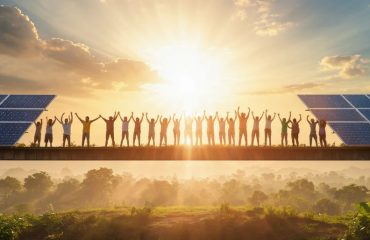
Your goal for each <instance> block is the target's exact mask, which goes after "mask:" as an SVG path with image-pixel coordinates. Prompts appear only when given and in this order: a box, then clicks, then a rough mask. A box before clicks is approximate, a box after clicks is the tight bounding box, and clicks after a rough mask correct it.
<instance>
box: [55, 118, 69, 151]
mask: <svg viewBox="0 0 370 240" xmlns="http://www.w3.org/2000/svg"><path fill="white" fill-rule="evenodd" d="M64 114H65V113H63V114H62V116H61V117H60V120H59V119H58V118H57V121H58V122H59V123H60V124H62V127H63V147H65V145H66V141H67V142H68V147H70V146H71V127H72V122H73V114H72V112H71V114H70V115H69V116H68V118H66V119H64V122H63V117H64Z"/></svg>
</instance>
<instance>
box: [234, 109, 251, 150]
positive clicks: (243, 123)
mask: <svg viewBox="0 0 370 240" xmlns="http://www.w3.org/2000/svg"><path fill="white" fill-rule="evenodd" d="M239 110H240V107H238V111H236V114H237V116H238V118H239V146H241V144H242V138H243V136H244V141H245V146H248V136H247V121H248V118H249V114H250V112H251V109H250V108H248V114H245V113H244V112H243V113H241V114H240V112H239Z"/></svg>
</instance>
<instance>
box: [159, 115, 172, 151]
mask: <svg viewBox="0 0 370 240" xmlns="http://www.w3.org/2000/svg"><path fill="white" fill-rule="evenodd" d="M170 122H171V117H169V118H163V120H162V116H161V117H160V119H159V123H160V124H161V132H160V134H159V146H162V142H163V141H164V145H165V146H167V128H168V124H169V123H170Z"/></svg>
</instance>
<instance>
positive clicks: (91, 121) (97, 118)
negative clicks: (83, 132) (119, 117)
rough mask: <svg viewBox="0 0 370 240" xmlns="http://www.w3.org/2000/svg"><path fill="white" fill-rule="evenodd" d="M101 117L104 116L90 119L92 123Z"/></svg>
mask: <svg viewBox="0 0 370 240" xmlns="http://www.w3.org/2000/svg"><path fill="white" fill-rule="evenodd" d="M99 118H102V117H101V116H98V117H96V118H95V119H93V120H91V121H90V123H93V122H95V121H96V120H98V119H99Z"/></svg>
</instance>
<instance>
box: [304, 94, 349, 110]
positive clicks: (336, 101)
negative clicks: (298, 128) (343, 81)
mask: <svg viewBox="0 0 370 240" xmlns="http://www.w3.org/2000/svg"><path fill="white" fill-rule="evenodd" d="M298 96H299V98H300V99H301V100H302V101H303V102H304V104H305V105H306V106H308V107H309V108H352V107H351V105H349V103H348V102H347V101H346V100H345V99H344V98H343V97H342V96H340V95H298Z"/></svg>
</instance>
